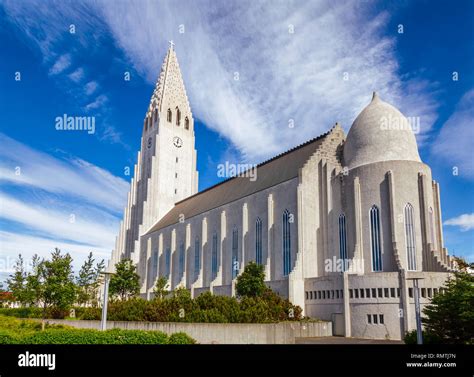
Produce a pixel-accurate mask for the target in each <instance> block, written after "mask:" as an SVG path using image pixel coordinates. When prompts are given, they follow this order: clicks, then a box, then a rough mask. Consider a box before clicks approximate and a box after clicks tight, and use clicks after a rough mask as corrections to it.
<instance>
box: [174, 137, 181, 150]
mask: <svg viewBox="0 0 474 377" xmlns="http://www.w3.org/2000/svg"><path fill="white" fill-rule="evenodd" d="M173 144H174V146H175V147H176V148H181V147H182V146H183V140H182V139H181V138H180V137H178V136H175V137H174V138H173Z"/></svg>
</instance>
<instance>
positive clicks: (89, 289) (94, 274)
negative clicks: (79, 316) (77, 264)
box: [76, 252, 105, 305]
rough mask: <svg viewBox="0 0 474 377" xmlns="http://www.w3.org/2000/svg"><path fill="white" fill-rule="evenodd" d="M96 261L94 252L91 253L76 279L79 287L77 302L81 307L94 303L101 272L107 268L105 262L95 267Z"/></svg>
mask: <svg viewBox="0 0 474 377" xmlns="http://www.w3.org/2000/svg"><path fill="white" fill-rule="evenodd" d="M94 262H95V259H94V258H93V256H92V252H90V253H89V255H88V256H87V259H86V260H85V261H84V264H83V265H82V267H81V269H80V270H79V275H78V277H77V278H76V283H77V287H78V292H77V302H78V303H79V304H80V305H87V304H89V303H91V302H93V301H94V299H96V297H97V289H98V287H99V283H100V272H102V271H103V270H104V268H105V264H104V260H103V259H102V260H101V261H100V262H99V263H97V264H96V265H95V266H94Z"/></svg>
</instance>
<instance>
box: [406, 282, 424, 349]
mask: <svg viewBox="0 0 474 377" xmlns="http://www.w3.org/2000/svg"><path fill="white" fill-rule="evenodd" d="M422 279H423V278H408V279H407V280H413V297H414V298H415V313H416V343H417V344H423V333H422V330H421V311H420V292H419V291H418V280H422Z"/></svg>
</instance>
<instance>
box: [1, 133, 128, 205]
mask: <svg viewBox="0 0 474 377" xmlns="http://www.w3.org/2000/svg"><path fill="white" fill-rule="evenodd" d="M0 144H1V145H2V148H0V182H1V181H3V182H10V183H13V184H15V185H18V186H29V187H32V188H38V189H42V190H44V191H47V192H51V193H55V194H61V195H68V196H73V197H76V198H79V199H80V200H81V201H83V202H86V203H90V204H94V205H98V206H102V207H103V208H108V209H109V210H112V211H122V210H123V207H124V205H125V199H126V197H127V192H128V189H129V184H128V183H127V182H126V181H125V180H124V179H122V178H119V177H116V176H114V175H112V174H110V173H109V172H108V171H106V170H104V169H102V168H100V167H98V166H95V165H92V164H90V163H89V162H87V161H84V160H82V159H78V158H71V159H68V160H61V159H59V158H55V157H52V156H50V155H48V154H46V153H43V152H39V151H36V150H34V149H32V148H30V147H28V146H26V145H24V144H22V143H20V142H18V141H16V140H14V139H11V138H9V137H8V136H6V135H4V134H1V133H0Z"/></svg>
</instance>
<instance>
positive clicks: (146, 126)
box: [143, 118, 148, 131]
mask: <svg viewBox="0 0 474 377" xmlns="http://www.w3.org/2000/svg"><path fill="white" fill-rule="evenodd" d="M143 128H144V129H145V131H146V130H147V129H148V118H145V120H144V121H143Z"/></svg>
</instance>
